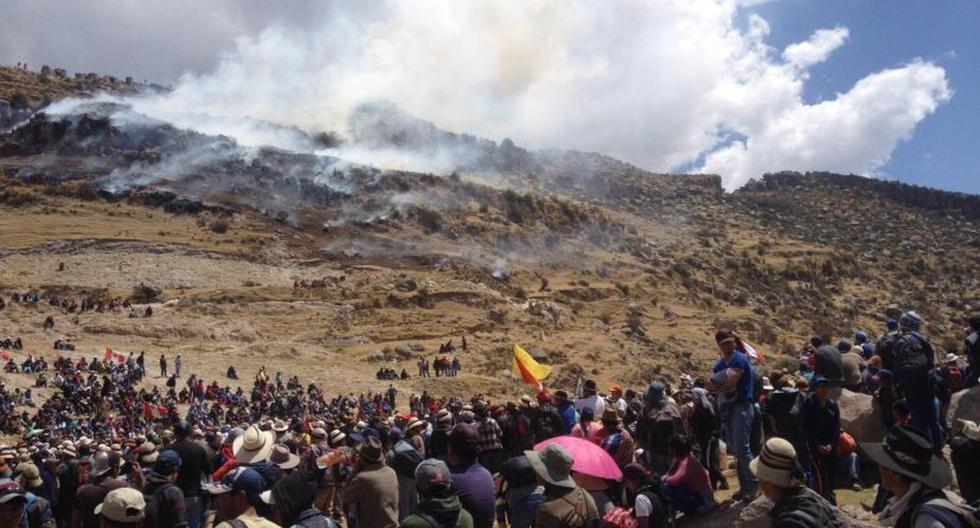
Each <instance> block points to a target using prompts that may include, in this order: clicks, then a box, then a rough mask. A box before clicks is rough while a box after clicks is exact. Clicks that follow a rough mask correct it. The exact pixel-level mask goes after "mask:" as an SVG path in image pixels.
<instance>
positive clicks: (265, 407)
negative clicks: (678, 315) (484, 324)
mask: <svg viewBox="0 0 980 528" xmlns="http://www.w3.org/2000/svg"><path fill="white" fill-rule="evenodd" d="M970 324H971V328H970V329H969V331H968V333H967V336H966V338H965V340H964V344H963V346H964V350H963V360H961V359H960V357H959V356H956V357H953V356H949V355H947V356H944V357H942V358H939V357H937V356H936V354H935V352H934V351H933V350H932V345H931V344H930V341H929V340H928V339H927V338H926V337H925V336H923V335H922V334H921V332H920V328H921V320H920V318H919V317H918V316H917V315H916V314H915V313H914V312H908V313H905V314H903V315H902V316H901V317H900V318H898V319H897V320H889V321H888V323H887V327H886V329H885V331H884V332H883V333H882V335H881V336H880V337H879V338H878V339H876V340H874V342H872V340H871V339H870V338H869V337H868V336H867V335H866V334H865V333H864V332H857V333H855V335H854V336H853V342H850V341H842V342H840V343H837V344H836V346H832V345H828V344H826V343H824V341H825V340H824V339H822V338H813V339H812V340H811V341H810V343H809V344H808V346H807V347H806V349H805V352H804V353H803V354H802V355H801V358H800V363H799V368H798V369H795V370H793V371H792V372H790V371H789V370H784V369H769V370H766V368H765V366H764V365H763V364H759V363H758V362H757V361H755V360H756V359H757V358H754V357H753V356H752V355H750V354H749V352H748V350H749V347H747V346H746V345H745V343H744V342H743V341H742V339H741V338H740V337H739V336H738V335H737V334H736V333H735V332H732V331H729V330H719V331H718V332H717V334H716V336H715V343H716V345H717V347H718V351H719V359H718V361H717V363H716V364H715V365H714V367H713V368H712V369H711V370H710V371H707V370H706V371H705V372H703V373H701V375H698V376H688V375H682V376H680V377H679V378H678V379H676V380H668V379H658V380H653V381H652V382H651V383H650V384H649V385H647V386H645V387H642V388H639V389H637V390H634V389H630V388H624V387H622V386H620V385H611V386H609V387H607V388H603V387H600V385H599V384H598V383H597V382H596V381H595V380H582V381H581V383H580V384H579V386H578V387H576V388H575V389H574V390H573V391H571V394H569V391H566V390H563V389H556V390H553V391H552V390H547V389H543V388H542V389H540V390H539V391H537V392H536V393H532V394H529V395H525V396H522V397H520V398H519V399H517V400H515V401H493V400H492V399H491V398H489V397H487V396H485V395H482V394H477V395H473V396H472V397H471V398H458V397H454V398H445V397H442V398H440V397H436V396H434V395H432V394H430V393H429V392H428V391H425V392H423V393H422V394H421V395H416V394H410V395H409V396H408V398H407V405H406V406H404V407H407V410H406V409H405V408H404V407H402V408H400V407H399V405H398V403H399V401H398V397H399V391H398V389H397V388H396V387H395V386H394V385H393V384H389V385H388V387H387V388H385V389H382V390H379V391H371V392H364V393H361V394H354V393H350V394H342V395H335V396H329V395H327V394H325V393H324V391H323V390H322V389H321V388H320V387H319V386H317V385H316V384H313V383H309V384H306V385H303V384H302V383H300V379H299V377H298V376H290V377H288V378H287V377H285V376H284V375H283V374H282V373H281V372H277V373H276V375H275V376H274V377H271V376H269V375H268V373H267V372H266V369H265V367H261V368H260V369H259V371H258V372H257V373H256V374H255V376H254V379H253V382H252V386H251V388H248V389H243V388H242V387H240V386H239V387H234V388H233V387H231V386H230V385H228V384H227V383H222V382H219V380H209V381H206V380H204V379H203V378H202V377H200V376H198V375H197V374H196V373H191V375H190V376H189V377H187V378H186V380H185V379H183V378H181V369H182V358H181V357H180V356H179V355H178V356H176V358H174V360H173V366H174V367H175V371H174V372H169V371H168V367H169V366H170V365H169V364H168V363H169V362H168V361H167V358H166V357H165V356H162V355H161V357H160V375H161V376H163V377H166V378H167V382H166V383H165V384H164V387H163V388H161V387H157V386H152V385H151V384H148V383H144V382H143V381H144V378H145V377H147V371H146V365H145V357H144V355H143V354H142V353H141V354H139V355H138V356H135V357H134V355H133V354H129V355H128V356H125V355H120V354H116V353H113V352H111V351H107V354H106V356H105V357H104V358H98V357H96V358H92V359H91V360H85V359H84V358H80V359H77V360H76V359H72V358H70V357H68V356H59V357H58V358H57V360H55V361H53V362H52V364H51V365H50V366H49V365H48V364H47V363H43V364H41V363H39V362H38V359H36V358H35V357H34V356H29V357H28V362H29V363H30V368H29V369H26V368H20V369H18V371H22V373H21V374H16V375H34V376H37V377H38V378H40V377H41V376H44V377H45V379H47V376H49V375H50V376H51V377H52V379H51V385H52V386H54V387H56V388H57V391H56V392H55V393H54V394H53V395H52V396H51V397H50V398H48V399H47V400H45V401H43V403H41V404H40V405H35V404H34V402H33V399H32V397H31V395H30V394H29V392H30V391H27V392H28V394H27V398H26V400H25V394H24V391H20V390H19V389H17V390H15V391H8V390H7V388H6V387H5V386H4V385H0V432H2V433H4V434H7V435H17V436H18V437H19V438H20V441H19V442H18V443H16V444H15V445H12V446H0V528H15V527H18V526H19V527H22V528H54V527H58V528H79V527H82V528H95V527H100V526H101V527H107V528H139V527H141V526H146V527H149V528H171V527H175V528H203V527H205V526H210V525H214V526H218V527H219V528H274V527H276V526H283V527H308V528H329V527H332V526H338V525H343V526H349V527H361V528H364V527H396V526H404V527H410V528H413V527H451V526H461V527H470V526H473V527H479V528H492V527H494V526H513V527H517V528H524V527H531V526H534V527H542V528H543V527H573V528H574V527H592V526H610V527H617V526H629V527H641V528H649V527H655V526H656V527H660V526H670V525H671V524H672V523H673V521H674V519H675V518H677V517H697V516H701V515H705V514H708V513H710V512H712V511H714V510H716V509H717V508H718V507H719V502H720V501H719V500H718V497H717V492H718V490H723V489H728V488H729V487H731V486H733V485H735V484H737V486H738V490H737V492H735V493H734V496H733V497H732V500H734V501H739V502H743V503H748V502H750V501H753V500H755V499H756V498H757V497H758V496H759V494H760V493H762V494H765V495H766V496H767V497H768V498H769V499H770V500H772V502H773V503H774V504H775V507H774V508H773V509H772V511H771V513H770V516H771V518H772V525H773V526H776V527H778V528H783V527H817V526H830V525H833V524H832V523H834V520H835V518H836V517H837V516H839V515H840V513H839V512H838V511H837V510H836V509H834V507H833V505H834V503H835V492H834V490H835V488H836V487H837V484H838V482H837V476H838V473H842V474H845V475H847V476H848V477H850V478H851V479H852V480H851V482H849V485H851V486H862V485H863V484H862V483H865V484H866V483H870V482H871V481H872V480H875V479H877V480H878V483H879V485H878V497H877V498H876V500H875V503H874V504H869V505H868V508H869V509H870V510H873V511H875V512H876V513H877V514H878V516H879V519H880V521H881V522H882V523H883V524H884V525H886V526H900V527H902V528H904V527H920V526H929V527H939V526H945V527H948V528H958V527H966V526H974V525H975V524H971V522H974V521H973V519H974V517H973V516H974V515H975V509H974V508H973V507H971V506H969V504H968V503H969V502H972V501H976V500H977V499H980V491H978V489H977V488H978V485H977V482H976V480H977V479H975V478H971V477H970V475H972V474H973V473H971V472H972V471H975V470H977V469H978V468H977V465H976V464H977V461H980V456H977V455H980V426H978V425H977V424H976V423H973V422H969V421H963V422H961V423H957V424H949V423H946V421H945V413H943V412H941V411H942V410H943V409H944V406H945V405H948V401H949V395H950V394H951V393H952V392H955V391H957V390H963V389H966V388H970V387H972V386H974V385H976V384H977V383H978V367H980V361H978V359H980V357H978V354H980V343H978V337H977V336H978V331H980V317H974V318H972V319H971V320H970ZM920 355H921V356H923V357H920ZM10 361H14V360H13V358H11V359H10ZM42 361H43V360H42ZM17 364H18V363H16V362H15V365H17ZM21 365H23V364H21ZM420 368H421V367H420ZM229 372H234V369H231V368H230V369H229ZM229 377H231V376H230V375H229ZM237 377H238V374H237V372H235V376H234V379H237ZM842 390H851V391H858V392H865V393H868V394H872V395H873V398H874V399H875V400H877V402H879V403H878V405H879V407H880V409H881V410H882V411H883V412H882V413H881V415H882V420H883V422H884V425H886V426H888V427H889V429H888V433H887V435H886V436H885V437H884V438H882V439H881V441H880V442H872V443H868V444H862V445H860V446H858V445H856V442H854V441H853V438H851V437H850V435H849V434H847V432H846V431H844V430H843V428H842V426H841V421H840V409H839V408H838V403H837V402H838V397H839V395H840V393H841V391H842ZM28 401H29V402H30V403H29V404H28V403H27V402H28ZM31 406H33V407H31ZM25 407H26V408H25ZM947 445H948V446H950V447H951V449H952V453H953V455H952V462H953V464H952V465H953V467H954V469H955V470H956V472H957V475H963V476H966V477H965V478H964V477H963V476H960V478H959V484H960V487H959V490H960V494H961V495H962V497H961V495H958V494H956V493H954V492H953V491H950V490H949V489H948V484H949V482H950V480H951V479H950V471H951V470H950V465H949V464H947V463H946V461H945V460H944V459H943V458H941V455H940V453H941V450H942V448H943V447H944V446H947ZM726 452H727V453H730V454H731V455H732V456H733V457H734V460H735V464H734V465H735V469H736V471H735V474H736V477H737V482H735V483H729V482H728V481H727V479H726V476H725V472H724V469H725V467H726V466H725V464H724V458H725V453H726ZM868 466H877V467H878V468H879V469H878V471H877V472H875V475H877V477H869V475H868V474H867V473H865V474H864V475H862V471H861V469H862V467H868Z"/></svg>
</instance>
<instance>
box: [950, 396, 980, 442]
mask: <svg viewBox="0 0 980 528" xmlns="http://www.w3.org/2000/svg"><path fill="white" fill-rule="evenodd" d="M947 416H948V417H949V423H950V425H952V427H953V431H959V426H958V425H957V424H956V420H958V419H961V418H962V419H965V420H973V421H974V422H976V421H980V418H978V417H980V385H977V386H975V387H972V388H969V389H966V390H961V391H959V392H957V393H956V394H953V397H952V398H950V400H949V413H948V414H947Z"/></svg>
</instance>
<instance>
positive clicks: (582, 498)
mask: <svg viewBox="0 0 980 528" xmlns="http://www.w3.org/2000/svg"><path fill="white" fill-rule="evenodd" d="M576 491H577V492H578V494H577V499H576V501H575V502H572V501H571V500H569V499H567V498H566V497H562V498H561V500H563V501H565V502H566V503H568V504H569V505H571V506H572V510H571V511H570V512H568V514H567V515H566V516H565V518H563V519H562V520H561V525H562V526H583V527H584V528H602V518H601V517H600V516H599V510H595V509H592V508H590V507H589V501H588V499H587V498H586V495H585V493H586V492H585V490H583V489H582V488H577V490H576Z"/></svg>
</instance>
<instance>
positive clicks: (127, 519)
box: [95, 487, 146, 523]
mask: <svg viewBox="0 0 980 528" xmlns="http://www.w3.org/2000/svg"><path fill="white" fill-rule="evenodd" d="M145 510H146V501H145V500H144V499H143V493H141V492H140V491H139V490H136V489H133V488H128V487H127V488H119V489H114V490H112V491H110V492H109V493H107V494H106V496H105V499H103V500H102V504H99V505H98V506H96V507H95V514H96V515H100V514H101V515H102V516H103V517H105V518H106V519H109V520H110V521H116V522H120V523H134V522H139V521H142V520H143V518H144V517H145V516H146V513H145Z"/></svg>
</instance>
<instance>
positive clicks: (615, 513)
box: [602, 506, 640, 528]
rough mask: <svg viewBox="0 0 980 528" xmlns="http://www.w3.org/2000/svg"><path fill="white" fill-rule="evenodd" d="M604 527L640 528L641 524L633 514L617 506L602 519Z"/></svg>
mask: <svg viewBox="0 0 980 528" xmlns="http://www.w3.org/2000/svg"><path fill="white" fill-rule="evenodd" d="M602 525H603V526H605V527H606V528H639V526H640V522H639V521H637V520H636V517H633V513H632V512H630V511H629V510H627V509H625V508H620V507H618V506H617V507H615V508H613V509H611V510H609V513H607V514H606V515H605V516H604V517H603V518H602Z"/></svg>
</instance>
